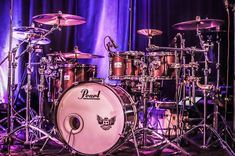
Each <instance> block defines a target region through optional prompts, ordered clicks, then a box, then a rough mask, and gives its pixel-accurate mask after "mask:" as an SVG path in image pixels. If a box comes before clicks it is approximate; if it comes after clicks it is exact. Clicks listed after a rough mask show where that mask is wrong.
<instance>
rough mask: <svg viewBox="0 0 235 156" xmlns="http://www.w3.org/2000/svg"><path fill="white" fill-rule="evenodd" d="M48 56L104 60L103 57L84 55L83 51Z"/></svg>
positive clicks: (56, 53)
mask: <svg viewBox="0 0 235 156" xmlns="http://www.w3.org/2000/svg"><path fill="white" fill-rule="evenodd" d="M48 56H59V57H63V58H65V59H92V58H104V56H101V55H94V54H88V53H83V52H81V51H78V50H76V51H75V52H55V53H53V54H48Z"/></svg>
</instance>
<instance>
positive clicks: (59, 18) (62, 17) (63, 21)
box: [33, 12, 86, 26]
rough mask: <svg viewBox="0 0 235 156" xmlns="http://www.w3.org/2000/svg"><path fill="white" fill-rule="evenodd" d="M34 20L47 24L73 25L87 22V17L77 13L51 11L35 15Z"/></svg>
mask: <svg viewBox="0 0 235 156" xmlns="http://www.w3.org/2000/svg"><path fill="white" fill-rule="evenodd" d="M33 21H34V22H37V23H41V24H45V25H56V24H57V25H59V26H73V25H80V24H84V23H86V20H85V18H83V17H81V16H77V15H70V14H62V12H59V13H51V14H41V15H36V16H34V17H33Z"/></svg>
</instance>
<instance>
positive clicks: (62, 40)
mask: <svg viewBox="0 0 235 156" xmlns="http://www.w3.org/2000/svg"><path fill="white" fill-rule="evenodd" d="M130 1H132V4H133V5H132V7H133V25H132V28H131V30H129V21H130V19H129V8H130V4H131V3H130ZM9 6H10V0H1V1H0V9H1V13H0V19H1V23H0V61H1V60H2V59H3V58H4V57H5V56H6V55H7V53H8V40H9V39H8V38H9ZM58 11H62V12H63V13H65V14H73V15H79V16H82V17H84V18H85V19H86V23H85V24H83V25H78V26H71V27H63V28H62V29H61V31H56V32H54V33H53V34H51V35H50V36H49V38H50V39H51V44H50V45H47V46H45V47H44V48H43V49H44V55H45V54H47V53H54V52H56V51H61V52H71V51H72V50H73V47H74V46H78V47H79V50H80V51H82V52H86V53H91V54H97V55H102V56H104V58H102V59H91V60H81V61H80V63H88V64H96V65H97V66H98V77H101V78H106V79H107V77H108V71H109V69H108V66H109V58H108V52H107V51H106V50H105V49H104V46H103V39H104V37H105V36H106V35H109V36H111V37H112V38H113V39H114V40H115V41H116V42H117V43H118V45H119V48H118V49H117V50H118V51H121V52H122V51H126V50H128V39H129V36H128V35H129V31H131V33H132V36H131V37H132V45H131V49H132V50H140V51H145V48H146V46H147V38H146V37H144V36H142V35H139V34H137V33H136V32H137V30H138V29H143V28H154V29H159V30H161V31H163V35H162V36H157V37H154V38H153V43H154V44H157V45H161V46H168V44H169V42H170V41H171V40H172V39H173V37H174V35H175V34H176V33H177V31H175V30H174V29H173V28H172V25H173V24H175V23H178V22H183V21H188V20H193V19H195V17H196V16H201V18H206V17H208V18H216V19H222V20H225V25H224V26H223V28H226V24H227V20H226V12H225V9H224V6H223V1H222V0H207V1H204V0H197V1H189V0H174V1H172V0H40V1H39V0H14V7H13V26H14V27H17V26H30V25H31V24H32V17H33V16H35V15H39V14H44V13H56V12H58ZM42 28H46V29H49V28H50V27H49V26H42ZM232 28H233V27H232ZM184 35H185V37H186V38H187V40H186V44H187V46H191V45H195V44H196V39H195V32H185V33H184ZM223 39H224V40H223V42H226V37H224V38H223ZM17 43H18V41H17V40H14V44H13V46H14V45H15V44H17ZM224 45H226V44H224ZM22 50H23V48H22V49H20V50H19V51H18V53H21V51H22ZM223 51H224V52H223V53H225V52H226V49H225V48H224V49H223ZM225 56H226V55H223V56H222V57H223V58H222V60H226V58H225ZM37 59H38V58H36V57H35V60H37ZM26 62H27V56H26V55H24V56H22V57H21V59H19V63H18V66H19V67H18V73H17V75H18V79H17V83H19V86H20V85H21V83H22V84H23V83H24V82H23V81H24V75H25V72H24V71H25V63H26ZM6 69H7V63H6V62H5V63H4V64H3V65H2V66H0V83H1V84H0V100H1V98H2V97H4V96H5V92H6V86H7V82H6V79H7V70H6ZM223 72H224V71H223ZM223 75H224V74H223ZM34 81H36V80H34ZM35 83H37V82H35ZM18 89H19V88H18Z"/></svg>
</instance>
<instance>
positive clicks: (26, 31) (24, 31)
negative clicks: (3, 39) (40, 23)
mask: <svg viewBox="0 0 235 156" xmlns="http://www.w3.org/2000/svg"><path fill="white" fill-rule="evenodd" d="M47 32H48V30H46V29H41V28H37V27H27V26H22V27H15V28H13V37H14V38H15V39H17V40H20V41H23V40H25V39H28V41H30V42H31V43H36V42H37V44H40V45H45V44H49V43H50V42H51V41H50V39H48V38H43V39H41V40H40V41H38V39H39V38H40V37H41V36H42V35H44V34H46V33H47ZM28 41H27V42H28Z"/></svg>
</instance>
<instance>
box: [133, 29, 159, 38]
mask: <svg viewBox="0 0 235 156" xmlns="http://www.w3.org/2000/svg"><path fill="white" fill-rule="evenodd" d="M137 33H138V34H141V35H144V36H151V37H152V36H157V35H161V34H162V31H161V30H157V29H140V30H137Z"/></svg>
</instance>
